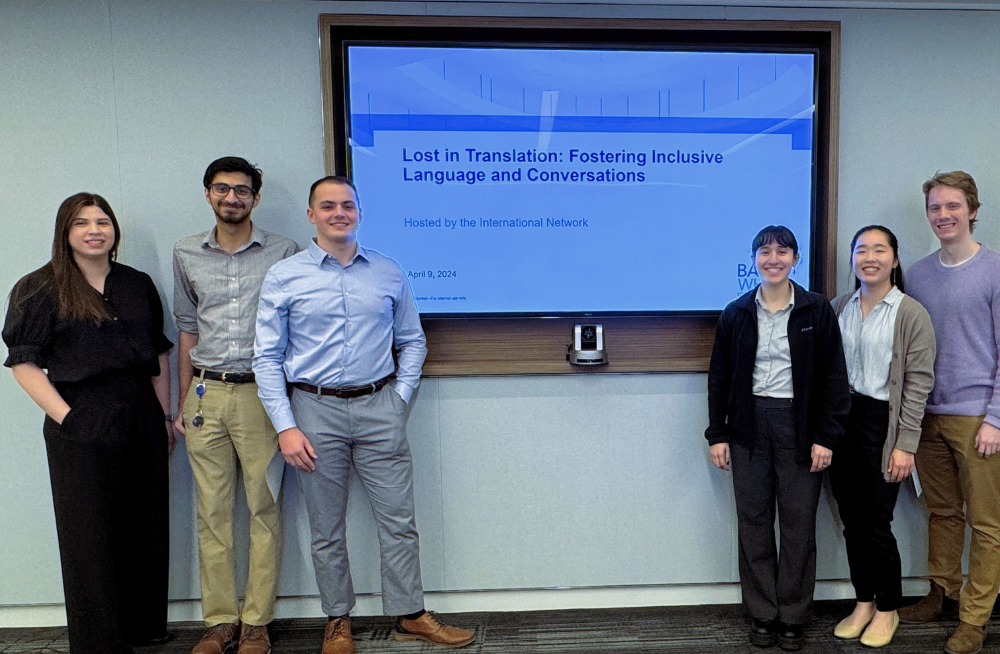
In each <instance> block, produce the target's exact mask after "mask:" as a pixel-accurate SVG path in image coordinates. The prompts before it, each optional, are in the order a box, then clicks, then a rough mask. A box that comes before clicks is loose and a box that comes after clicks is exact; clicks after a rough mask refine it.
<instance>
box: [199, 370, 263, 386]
mask: <svg viewBox="0 0 1000 654" xmlns="http://www.w3.org/2000/svg"><path fill="white" fill-rule="evenodd" d="M201 374H202V370H201V368H194V376H195V377H201ZM205 379H211V380H212V381H220V382H225V383H227V384H252V383H253V382H254V381H256V377H255V376H254V374H253V373H252V372H215V371H213V370H206V371H205Z"/></svg>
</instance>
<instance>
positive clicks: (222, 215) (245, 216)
mask: <svg viewBox="0 0 1000 654" xmlns="http://www.w3.org/2000/svg"><path fill="white" fill-rule="evenodd" d="M220 208H221V207H220ZM251 211H253V209H248V208H247V207H246V205H244V206H243V209H242V210H240V211H237V212H236V213H226V212H220V211H216V212H215V215H216V217H217V218H218V219H219V220H221V221H222V222H224V223H226V224H228V225H239V224H241V223H244V222H246V221H247V220H249V219H250V212H251Z"/></svg>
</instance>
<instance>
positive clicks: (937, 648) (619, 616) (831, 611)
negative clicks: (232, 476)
mask: <svg viewBox="0 0 1000 654" xmlns="http://www.w3.org/2000/svg"><path fill="white" fill-rule="evenodd" d="M914 599H916V598H914ZM853 607H854V603H853V601H842V600H838V601H825V602H817V603H816V609H815V618H814V620H813V622H812V624H811V625H810V626H809V628H808V630H807V631H806V644H805V646H804V647H803V648H802V650H801V651H802V652H804V653H805V654H810V653H817V654H818V653H821V652H822V653H828V652H830V653H837V654H840V653H844V654H847V653H851V652H859V653H860V652H868V653H870V652H872V651H873V650H871V649H869V648H867V647H864V646H862V645H861V644H860V643H859V642H858V641H842V640H838V639H836V638H834V637H833V633H832V632H833V626H834V625H835V624H836V623H837V622H838V621H839V620H840V619H841V618H842V617H844V616H845V615H847V614H848V613H849V612H850V611H851V609H852V608H853ZM442 618H444V619H446V620H447V621H448V622H450V623H452V624H455V625H457V626H461V627H465V628H468V629H474V630H475V632H476V635H477V637H478V639H477V641H476V642H475V643H473V644H472V645H469V646H468V647H465V648H462V649H461V650H457V651H461V652H463V653H468V654H473V653H479V652H482V653H484V654H500V653H503V654H529V653H532V654H533V653H536V652H537V653H539V654H557V653H565V654H582V653H586V652H592V653H594V654H598V653H600V654H618V653H621V654H625V653H629V652H635V653H637V654H638V653H641V654H654V653H656V654H659V653H664V654H666V653H680V652H684V653H685V654H702V653H704V654H716V653H718V654H723V653H725V654H744V653H746V654H751V653H753V654H762V653H763V652H765V651H771V652H775V653H777V652H780V651H781V650H780V649H779V648H777V647H774V648H771V649H770V650H763V649H760V648H757V647H754V646H753V645H750V643H749V641H748V640H747V623H746V621H745V620H744V619H743V617H742V616H741V609H740V607H739V606H738V605H711V606H679V607H652V608H638V609H601V610H575V611H531V612H524V613H462V614H453V615H448V616H442ZM352 624H353V628H354V640H355V647H356V649H357V652H358V654H365V653H369V654H374V653H381V652H386V653H388V652H393V653H394V654H411V653H413V654H415V653H417V652H421V653H424V652H442V651H451V650H444V649H443V648H439V647H434V646H431V645H428V644H425V643H397V642H396V641H395V640H394V639H393V637H392V626H393V621H392V619H391V618H384V617H368V618H355V619H354V620H352ZM956 624H957V623H956V622H955V621H949V622H936V623H931V624H926V625H902V626H900V629H899V631H898V632H897V634H896V638H895V639H894V640H893V642H892V644H891V645H889V646H888V647H886V648H885V649H883V650H881V651H883V652H886V653H887V654H888V653H896V654H903V653H905V654H923V653H925V652H927V653H930V652H933V653H934V654H938V653H939V652H943V651H944V643H945V640H947V638H948V636H949V635H950V634H951V631H952V630H953V629H954V628H955V625H956ZM324 625H325V620H322V619H305V618H302V619H294V620H275V621H274V622H273V623H272V625H271V642H272V645H273V649H274V652H275V654H317V653H318V652H319V650H320V646H321V642H322V638H323V627H324ZM170 629H171V631H172V632H173V633H174V634H176V636H177V638H176V640H174V641H173V642H171V643H168V644H166V645H161V646H158V647H143V648H137V649H136V654H188V652H190V650H191V647H193V646H194V644H195V643H196V642H197V641H198V638H199V637H200V636H201V632H202V626H201V624H200V623H191V622H184V623H174V624H172V625H171V626H170ZM68 649H69V648H68V645H67V642H66V630H65V628H58V627H50V628H41V629H0V654H50V653H52V654H55V653H60V654H62V653H65V652H67V651H68ZM983 652H986V653H995V654H1000V633H998V634H996V635H994V636H991V637H988V638H987V640H986V646H985V647H984V648H983Z"/></svg>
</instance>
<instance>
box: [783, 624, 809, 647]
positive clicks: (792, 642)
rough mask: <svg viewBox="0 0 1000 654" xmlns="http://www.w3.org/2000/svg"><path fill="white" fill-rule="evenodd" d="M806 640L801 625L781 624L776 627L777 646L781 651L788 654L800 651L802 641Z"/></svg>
mask: <svg viewBox="0 0 1000 654" xmlns="http://www.w3.org/2000/svg"><path fill="white" fill-rule="evenodd" d="M805 638H806V636H805V633H804V630H803V628H802V625H800V624H782V625H781V626H780V627H778V644H779V645H780V646H781V649H783V650H787V651H789V652H794V651H796V650H800V649H802V641H804V640H805Z"/></svg>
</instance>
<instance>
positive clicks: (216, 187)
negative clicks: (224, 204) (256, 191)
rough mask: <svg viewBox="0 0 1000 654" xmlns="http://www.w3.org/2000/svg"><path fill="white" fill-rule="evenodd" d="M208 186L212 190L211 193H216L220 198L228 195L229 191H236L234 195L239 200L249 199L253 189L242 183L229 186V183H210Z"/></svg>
mask: <svg viewBox="0 0 1000 654" xmlns="http://www.w3.org/2000/svg"><path fill="white" fill-rule="evenodd" d="M208 188H209V189H211V190H212V194H213V195H218V196H219V197H220V198H224V197H226V196H227V195H229V191H233V192H234V193H236V197H238V198H240V199H241V200H249V199H250V198H252V197H253V189H252V188H250V187H249V186H244V185H243V184H237V185H236V186H230V185H229V184H210V185H209V187H208Z"/></svg>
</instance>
